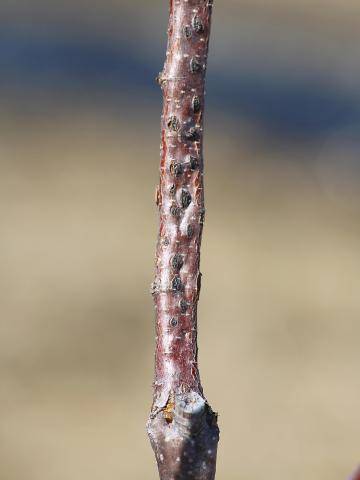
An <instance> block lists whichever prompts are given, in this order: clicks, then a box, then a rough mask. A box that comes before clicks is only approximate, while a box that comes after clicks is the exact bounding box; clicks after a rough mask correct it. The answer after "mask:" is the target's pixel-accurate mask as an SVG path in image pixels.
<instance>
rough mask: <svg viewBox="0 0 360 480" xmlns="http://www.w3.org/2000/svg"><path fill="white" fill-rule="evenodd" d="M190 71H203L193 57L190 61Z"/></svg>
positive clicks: (201, 66) (200, 64)
mask: <svg viewBox="0 0 360 480" xmlns="http://www.w3.org/2000/svg"><path fill="white" fill-rule="evenodd" d="M190 70H191V72H192V73H199V72H201V71H202V70H203V65H202V63H200V62H199V60H198V59H197V58H195V57H194V58H192V59H191V61H190Z"/></svg>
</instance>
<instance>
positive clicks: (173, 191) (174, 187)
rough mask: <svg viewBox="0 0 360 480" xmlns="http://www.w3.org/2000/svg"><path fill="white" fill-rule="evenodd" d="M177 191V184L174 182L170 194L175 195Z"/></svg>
mask: <svg viewBox="0 0 360 480" xmlns="http://www.w3.org/2000/svg"><path fill="white" fill-rule="evenodd" d="M175 192H176V186H175V185H174V184H172V185H171V186H170V188H169V194H170V195H171V196H174V195H175Z"/></svg>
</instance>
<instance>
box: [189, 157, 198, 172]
mask: <svg viewBox="0 0 360 480" xmlns="http://www.w3.org/2000/svg"><path fill="white" fill-rule="evenodd" d="M189 162H190V168H191V170H196V169H197V168H198V167H199V160H198V159H197V158H196V157H192V156H190V160H189Z"/></svg>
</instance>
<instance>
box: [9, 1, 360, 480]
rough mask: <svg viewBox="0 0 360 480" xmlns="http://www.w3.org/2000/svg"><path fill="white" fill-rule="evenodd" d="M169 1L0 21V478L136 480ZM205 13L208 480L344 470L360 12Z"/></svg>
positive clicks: (148, 355)
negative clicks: (209, 23) (214, 456)
mask: <svg viewBox="0 0 360 480" xmlns="http://www.w3.org/2000/svg"><path fill="white" fill-rule="evenodd" d="M167 3H168V2H167V0H163V1H158V0H156V1H152V2H144V3H143V2H133V1H130V0H128V1H125V0H116V1H115V0H102V1H100V0H87V1H86V2H85V1H82V0H71V1H68V0H62V1H61V0H54V1H52V2H45V1H42V0H22V1H20V0H16V1H15V0H2V2H1V5H0V19H1V20H0V105H1V113H0V172H1V176H0V225H1V235H0V379H1V381H0V412H1V413H0V478H1V480H24V479H25V478H26V480H65V479H66V480H103V479H105V478H106V479H107V480H110V479H126V480H143V479H147V480H152V479H153V480H155V479H156V478H157V473H156V468H155V464H154V459H153V454H152V452H151V450H150V447H149V444H148V440H147V437H146V433H145V422H146V418H147V415H148V411H149V408H150V404H151V381H152V375H153V350H154V328H153V321H154V313H153V306H152V299H151V297H150V295H149V285H150V283H151V281H152V275H153V258H154V249H155V241H156V235H157V222H158V216H157V212H156V209H155V206H154V200H153V197H154V189H155V185H156V183H157V180H158V161H159V160H158V159H159V145H158V144H159V141H158V139H159V118H160V111H161V95H160V91H159V89H158V87H157V86H156V85H155V82H154V77H155V76H156V75H157V73H158V72H159V70H160V69H161V66H162V63H163V58H164V53H165V42H166V23H167ZM359 5H360V4H359V2H357V1H356V2H355V1H352V0H342V1H340V0H331V1H329V0H326V1H325V0H315V1H314V0H312V1H308V0H306V1H305V0H303V1H302V2H291V1H290V0H269V1H265V0H263V1H261V0H252V1H246V0H237V1H236V0H223V1H222V2H221V1H217V2H215V8H214V23H213V37H212V43H211V56H210V63H209V70H208V88H207V115H206V149H205V150H206V151H205V154H206V156H205V160H206V202H207V218H206V225H205V230H204V240H203V255H202V272H203V274H204V281H203V290H202V295H201V301H200V321H199V328H200V337H199V342H200V366H201V374H202V381H203V384H204V388H205V392H206V394H207V396H208V398H209V400H210V402H211V404H212V406H213V407H214V408H215V409H216V410H218V411H219V412H220V417H219V421H220V427H221V443H220V449H219V460H218V478H219V479H222V480H238V479H244V480H245V479H246V480H260V479H264V478H266V479H268V480H275V479H276V480H279V479H289V478H291V479H292V480H300V479H306V480H319V479H326V480H336V479H345V478H346V477H347V475H348V474H349V473H350V472H351V470H352V469H353V468H354V467H355V465H356V464H357V463H358V462H359V461H360V435H359V431H360V410H359V399H360V378H359V364H360V352H359V338H360V321H359V316H360V295H359V287H360V223H359V215H360V183H359V180H360V165H359V158H360V82H359V74H360V55H359V41H360V6H359Z"/></svg>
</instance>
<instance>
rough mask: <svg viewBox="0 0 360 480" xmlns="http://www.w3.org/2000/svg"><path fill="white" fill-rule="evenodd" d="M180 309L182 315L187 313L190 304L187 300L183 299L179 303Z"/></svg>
mask: <svg viewBox="0 0 360 480" xmlns="http://www.w3.org/2000/svg"><path fill="white" fill-rule="evenodd" d="M179 307H180V312H181V313H182V314H185V313H186V310H187V309H188V307H189V304H188V302H187V301H186V300H185V299H183V298H182V299H181V300H180V302H179Z"/></svg>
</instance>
